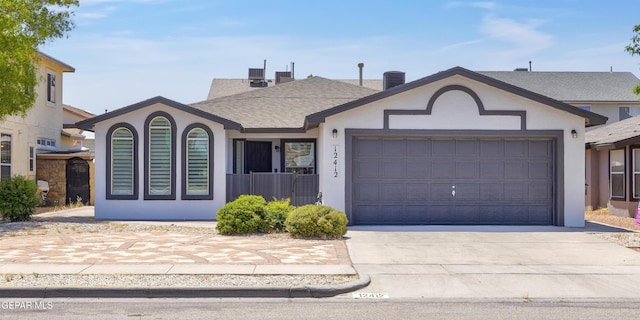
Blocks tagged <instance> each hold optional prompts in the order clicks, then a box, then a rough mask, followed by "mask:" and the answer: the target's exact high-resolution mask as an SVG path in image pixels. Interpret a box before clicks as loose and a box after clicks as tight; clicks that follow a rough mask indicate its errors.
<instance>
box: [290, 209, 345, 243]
mask: <svg viewBox="0 0 640 320" xmlns="http://www.w3.org/2000/svg"><path fill="white" fill-rule="evenodd" d="M347 223H349V220H347V216H346V215H345V213H344V212H342V211H339V210H336V209H333V208H331V207H329V206H324V205H315V204H308V205H305V206H302V207H298V208H296V209H295V210H293V211H292V212H291V213H290V214H289V217H287V220H286V221H285V226H286V228H287V231H289V232H290V233H291V234H292V235H294V236H299V237H309V238H336V239H339V238H342V236H343V235H344V234H345V233H347Z"/></svg>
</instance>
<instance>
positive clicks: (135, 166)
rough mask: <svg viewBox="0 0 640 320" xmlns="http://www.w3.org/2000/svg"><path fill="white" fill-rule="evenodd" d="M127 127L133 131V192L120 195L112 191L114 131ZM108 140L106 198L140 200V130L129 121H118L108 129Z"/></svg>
mask: <svg viewBox="0 0 640 320" xmlns="http://www.w3.org/2000/svg"><path fill="white" fill-rule="evenodd" d="M121 128H123V129H127V130H129V131H130V132H131V134H132V135H133V193H132V194H130V195H120V194H113V193H112V189H111V182H112V181H111V180H112V177H111V172H112V163H111V160H112V158H113V157H112V154H111V152H112V150H111V148H112V140H113V139H112V135H113V133H114V132H115V131H116V130H118V129H121ZM106 140H107V150H106V155H107V156H106V158H107V159H106V162H105V166H106V168H105V169H106V179H105V181H106V186H105V190H106V199H108V200H138V185H139V184H138V176H139V174H138V132H137V131H136V129H135V127H133V126H132V125H130V124H128V123H124V122H121V123H116V124H114V125H113V126H111V128H109V130H108V131H107V135H106Z"/></svg>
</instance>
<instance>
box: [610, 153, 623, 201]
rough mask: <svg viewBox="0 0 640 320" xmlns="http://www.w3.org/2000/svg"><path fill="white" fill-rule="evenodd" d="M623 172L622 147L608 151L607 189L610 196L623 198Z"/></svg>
mask: <svg viewBox="0 0 640 320" xmlns="http://www.w3.org/2000/svg"><path fill="white" fill-rule="evenodd" d="M624 173H625V163H624V149H623V150H611V151H609V191H610V196H611V198H618V199H624V198H625V196H624V193H625V187H624V185H625V183H624V182H625V174H624Z"/></svg>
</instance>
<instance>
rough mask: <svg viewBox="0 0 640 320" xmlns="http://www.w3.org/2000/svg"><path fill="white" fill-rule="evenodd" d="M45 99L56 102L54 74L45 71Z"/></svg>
mask: <svg viewBox="0 0 640 320" xmlns="http://www.w3.org/2000/svg"><path fill="white" fill-rule="evenodd" d="M47 101H48V102H51V103H56V75H55V74H51V73H47Z"/></svg>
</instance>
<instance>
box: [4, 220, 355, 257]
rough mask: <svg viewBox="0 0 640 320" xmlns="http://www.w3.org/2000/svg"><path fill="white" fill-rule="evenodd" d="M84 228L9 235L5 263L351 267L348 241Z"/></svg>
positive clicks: (74, 226) (54, 227)
mask: <svg viewBox="0 0 640 320" xmlns="http://www.w3.org/2000/svg"><path fill="white" fill-rule="evenodd" d="M45 223H46V222H45ZM56 224H57V225H56ZM78 225H81V223H72V224H64V223H60V222H48V225H46V227H45V228H44V229H43V228H42V225H39V227H36V228H33V229H32V230H29V231H24V229H21V230H20V232H3V233H1V234H0V263H13V264H17V263H32V264H33V263H49V264H65V263H70V264H250V265H278V264H281V265H282V264H284V265H287V264H291V265H294V264H307V265H314V264H316V265H337V264H346V265H350V264H351V261H350V259H349V255H348V252H347V249H346V246H345V244H344V241H342V240H304V239H292V238H290V237H289V236H287V235H265V236H222V235H219V234H217V233H215V232H214V231H213V230H211V229H209V230H205V231H202V230H200V231H198V232H192V231H193V230H191V229H189V228H186V229H185V230H186V231H185V232H181V231H180V228H176V227H172V228H167V230H169V231H165V230H163V227H162V226H156V227H154V228H152V231H144V232H141V231H131V229H136V228H131V227H128V228H122V229H123V230H122V231H118V228H113V227H112V226H113V225H112V224H109V223H107V224H105V225H96V226H95V227H94V226H90V227H91V228H90V229H87V228H86V226H78ZM105 226H106V227H105ZM114 229H115V231H114ZM140 229H144V228H140Z"/></svg>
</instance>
